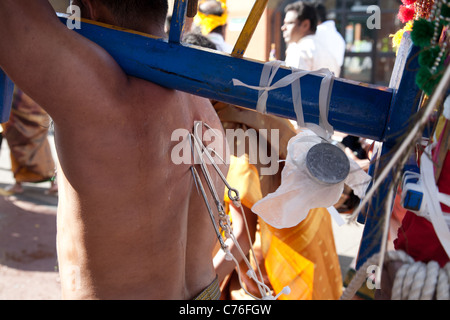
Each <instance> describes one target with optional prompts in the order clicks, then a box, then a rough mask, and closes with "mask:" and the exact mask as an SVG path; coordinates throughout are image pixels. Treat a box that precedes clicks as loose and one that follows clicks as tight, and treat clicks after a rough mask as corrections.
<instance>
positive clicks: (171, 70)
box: [0, 0, 420, 266]
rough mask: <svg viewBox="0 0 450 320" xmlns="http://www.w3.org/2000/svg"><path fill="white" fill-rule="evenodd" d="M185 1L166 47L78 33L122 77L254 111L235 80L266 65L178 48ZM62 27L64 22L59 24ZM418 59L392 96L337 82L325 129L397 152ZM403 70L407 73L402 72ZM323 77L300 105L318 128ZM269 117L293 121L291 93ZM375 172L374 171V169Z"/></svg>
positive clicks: (141, 39)
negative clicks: (118, 68)
mask: <svg viewBox="0 0 450 320" xmlns="http://www.w3.org/2000/svg"><path fill="white" fill-rule="evenodd" d="M186 6H187V0H177V1H176V2H175V6H174V12H173V16H172V25H171V31H170V34H169V40H164V39H157V38H154V37H150V36H147V35H143V34H139V33H134V32H127V31H123V30H120V29H117V28H113V27H108V26H105V25H100V24H96V23H92V22H87V21H83V22H82V23H81V29H78V30H75V31H76V32H78V33H80V34H81V35H83V36H84V37H86V38H88V39H90V40H92V41H93V42H95V43H97V44H98V45H100V46H101V47H103V48H104V49H105V50H106V51H108V52H109V53H110V54H111V55H112V56H113V57H114V59H115V60H116V61H117V62H118V64H119V65H120V66H121V67H122V68H123V70H124V71H125V72H126V73H127V74H129V75H131V76H134V77H139V78H143V79H146V80H149V81H152V82H154V83H157V84H159V85H161V86H164V87H168V88H173V89H177V90H181V91H184V92H188V93H192V94H195V95H199V96H203V97H206V98H209V99H215V100H219V101H223V102H226V103H230V104H234V105H238V106H241V107H244V108H249V109H253V110H255V109H256V102H257V100H258V92H257V91H255V90H252V89H248V88H245V87H239V86H234V85H233V83H232V80H233V79H238V80H240V81H242V82H244V83H246V84H249V85H254V86H258V85H259V80H260V75H261V71H262V68H263V66H264V63H263V62H260V61H254V60H251V59H244V58H234V57H232V56H230V55H228V54H224V53H220V52H218V51H214V50H209V49H205V48H200V47H196V46H187V45H183V44H181V43H180V42H181V35H182V30H183V26H184V15H185V12H186ZM60 20H61V21H62V23H66V22H67V18H66V17H63V16H60ZM417 51H418V49H417V48H416V47H414V46H413V45H412V44H408V54H407V55H405V56H403V58H402V59H403V60H400V59H398V61H397V68H398V71H397V72H396V74H397V75H396V76H397V77H398V81H394V82H393V84H394V85H393V86H392V88H388V87H381V86H375V85H370V84H365V83H359V82H354V81H350V80H345V79H336V80H335V82H334V85H333V90H332V94H331V101H330V108H329V117H328V121H329V122H330V124H331V125H332V126H333V127H334V129H335V130H337V131H341V132H344V133H347V134H350V135H354V136H359V137H364V138H369V139H373V140H376V141H382V142H384V144H383V151H382V153H383V154H388V152H389V151H390V150H391V149H392V148H393V147H394V146H395V143H396V141H397V138H398V137H400V136H401V135H402V134H403V133H404V132H405V130H406V129H407V126H406V125H407V123H408V122H409V120H410V119H411V117H412V116H413V115H414V113H415V112H416V111H417V108H418V104H419V100H418V99H417V97H418V95H419V94H420V91H419V89H418V88H417V86H416V85H415V82H414V78H415V71H416V70H417V57H416V56H417ZM405 66H406V67H405ZM290 73H291V70H290V69H288V68H280V70H279V71H278V73H277V75H276V77H275V79H274V81H273V82H276V81H277V80H279V79H281V78H283V77H285V76H287V75H289V74H290ZM321 80H322V77H320V76H316V75H307V76H304V77H303V78H302V79H301V92H302V104H303V111H304V118H305V121H306V122H314V123H318V121H319V107H318V95H319V88H320V83H321ZM0 86H1V87H0V88H1V90H0V103H2V105H0V115H1V116H2V118H1V119H0V121H1V122H5V121H7V116H8V115H9V109H10V105H11V99H12V90H13V86H12V83H11V81H10V80H9V79H8V78H7V77H6V76H5V75H4V73H3V72H1V69H0ZM267 113H269V114H272V115H276V116H281V117H285V118H289V119H296V116H295V112H294V109H293V103H292V89H291V87H290V86H288V87H285V88H280V89H277V90H273V91H270V93H269V98H268V100H267ZM372 169H373V168H372ZM391 182H392V180H391V177H389V178H388V179H386V182H385V183H384V184H383V186H382V187H381V188H380V191H379V192H378V194H377V196H376V197H374V199H373V200H374V201H373V203H372V206H371V207H370V208H369V209H368V211H367V213H366V215H365V228H364V234H363V239H362V241H361V248H360V252H359V255H358V262H357V266H360V265H361V264H362V263H364V262H365V261H366V260H367V258H368V257H370V256H371V255H372V254H374V253H376V252H379V249H380V247H379V246H380V244H381V232H378V231H379V230H381V228H382V227H381V226H380V219H381V218H382V216H383V210H384V208H383V206H382V205H381V204H380V202H379V200H380V199H383V198H384V197H385V195H386V190H387V186H388V185H389V184H390V183H391Z"/></svg>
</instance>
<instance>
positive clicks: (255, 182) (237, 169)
mask: <svg viewBox="0 0 450 320" xmlns="http://www.w3.org/2000/svg"><path fill="white" fill-rule="evenodd" d="M227 181H228V183H229V184H230V186H232V187H233V188H234V189H236V190H238V192H239V197H240V199H241V203H242V205H244V206H245V207H247V208H251V207H252V206H253V205H254V204H255V203H256V202H257V201H259V200H260V199H262V194H261V185H260V182H259V175H258V170H257V169H256V167H255V166H254V165H252V164H250V163H249V161H248V156H247V155H246V154H245V155H243V156H241V157H235V156H230V166H229V169H228V175H227ZM225 202H226V203H227V204H229V203H230V202H231V200H230V198H229V197H228V189H226V190H225Z"/></svg>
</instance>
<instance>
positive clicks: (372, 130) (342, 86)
mask: <svg viewBox="0 0 450 320" xmlns="http://www.w3.org/2000/svg"><path fill="white" fill-rule="evenodd" d="M60 19H61V21H62V22H63V23H66V18H65V17H60ZM76 31H77V32H79V33H80V34H81V35H83V36H85V37H86V38H88V39H90V40H92V41H93V42H95V43H97V44H99V45H100V46H102V47H103V48H104V49H105V50H106V51H108V52H109V53H110V54H111V55H112V56H113V57H114V59H115V60H116V61H117V62H118V64H119V65H120V66H121V67H122V68H123V70H124V71H125V72H126V73H127V74H129V75H131V76H135V77H138V78H143V79H146V80H148V81H151V82H154V83H157V84H159V85H161V86H164V87H168V88H173V89H177V90H181V91H184V92H188V93H192V94H195V95H199V96H203V97H206V98H209V99H215V100H219V101H223V102H226V103H231V104H234V105H237V106H241V107H244V108H249V109H253V110H255V109H256V102H257V100H258V91H256V90H252V89H248V88H245V87H239V86H234V85H233V81H232V80H233V79H239V80H240V81H242V82H244V83H246V84H249V85H254V86H258V85H259V80H260V75H261V72H262V68H263V66H264V63H263V62H260V61H254V60H251V59H245V58H234V57H232V56H231V55H228V54H223V53H220V52H218V51H215V50H209V49H205V48H200V47H196V46H187V45H183V44H180V43H175V42H170V41H167V40H164V39H155V38H152V37H148V36H145V35H142V34H137V33H130V32H126V31H123V30H119V29H116V28H113V27H106V26H105V25H101V24H97V23H93V22H85V21H84V22H82V24H81V29H79V30H76ZM291 72H292V71H291V70H290V69H288V68H283V67H282V68H280V69H279V71H278V73H277V75H276V76H275V78H274V81H273V82H276V81H278V80H279V79H281V78H283V77H285V76H287V75H289V74H291ZM321 81H322V77H321V76H316V75H306V76H304V77H303V78H302V79H301V81H300V86H301V92H302V104H303V111H304V116H305V121H306V122H314V123H318V121H319V120H318V119H319V107H318V97H319V89H320V83H321ZM393 93H394V91H393V90H392V89H390V88H387V87H381V86H375V85H370V84H365V83H359V82H355V81H351V80H345V79H336V80H335V82H334V86H333V90H332V94H331V101H330V108H329V119H328V120H329V122H330V124H331V125H332V126H333V127H334V128H335V130H338V131H341V132H344V133H348V134H352V135H355V136H360V137H365V138H369V139H373V140H377V141H382V140H383V138H384V128H385V125H386V123H387V121H388V114H389V108H390V106H391V101H392V99H393ZM267 113H269V114H272V115H277V116H281V117H285V118H289V119H296V116H295V112H294V109H293V103H292V89H291V87H290V86H288V87H284V88H280V89H276V90H273V91H270V93H269V98H268V100H267Z"/></svg>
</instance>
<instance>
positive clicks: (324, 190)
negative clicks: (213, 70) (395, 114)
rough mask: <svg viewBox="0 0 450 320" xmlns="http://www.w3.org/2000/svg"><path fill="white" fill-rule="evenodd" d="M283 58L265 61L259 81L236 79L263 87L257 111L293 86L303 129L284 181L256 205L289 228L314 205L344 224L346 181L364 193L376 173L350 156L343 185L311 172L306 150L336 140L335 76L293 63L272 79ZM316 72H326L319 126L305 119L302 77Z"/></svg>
mask: <svg viewBox="0 0 450 320" xmlns="http://www.w3.org/2000/svg"><path fill="white" fill-rule="evenodd" d="M282 64H283V63H282V62H281V61H271V62H268V63H266V64H265V65H264V68H263V70H262V74H261V79H260V83H259V86H250V85H247V84H244V83H242V82H241V81H239V80H237V79H233V84H234V85H235V86H245V87H247V88H250V89H254V90H258V91H259V95H258V102H257V107H256V110H257V111H258V112H261V113H266V103H267V99H268V96H269V92H270V91H271V90H275V89H278V88H282V87H285V86H288V85H291V86H292V101H293V105H294V110H295V113H296V115H297V123H298V125H299V127H300V128H301V131H300V132H299V133H298V134H297V135H296V136H295V137H293V138H291V140H290V141H289V143H288V150H287V151H288V152H287V157H286V162H285V166H284V168H283V171H282V176H281V185H280V186H279V187H278V189H277V190H276V191H275V192H273V193H270V194H268V195H267V196H266V197H264V198H263V199H261V200H259V201H258V202H257V203H255V204H254V206H253V207H252V208H251V209H252V211H253V212H254V213H256V214H257V215H259V216H260V217H261V218H262V219H263V220H264V221H265V222H267V223H268V224H270V225H271V226H273V227H275V228H279V229H281V228H289V227H293V226H295V225H297V224H299V223H300V222H301V221H303V220H304V219H305V218H306V217H307V215H308V213H309V211H310V209H314V208H321V207H322V208H327V209H328V211H329V213H330V214H331V216H332V217H333V218H334V219H335V220H336V222H337V223H338V225H342V224H343V223H344V221H343V219H342V218H341V217H340V215H339V214H338V212H337V211H336V210H335V208H334V207H333V205H334V204H336V203H337V201H338V200H339V198H340V196H341V194H342V192H343V189H344V184H347V185H348V186H350V187H351V188H352V189H353V190H354V191H355V194H356V195H358V196H359V197H363V196H364V194H365V190H366V188H367V185H368V184H369V182H370V179H371V178H370V176H369V175H367V173H365V172H364V171H363V170H362V169H361V168H360V167H359V166H358V164H357V163H356V162H355V161H353V160H352V159H349V161H350V173H349V174H348V176H347V178H346V179H345V180H344V181H341V182H340V183H337V184H333V185H330V184H323V183H320V182H318V181H316V180H315V179H313V178H312V177H311V175H310V174H309V172H308V169H307V166H306V154H307V153H308V151H309V149H310V148H311V147H313V146H314V145H316V144H318V143H323V142H325V143H326V142H330V139H331V136H332V134H333V131H334V130H333V127H332V126H331V125H330V123H329V122H328V109H329V104H330V98H331V90H332V86H333V82H334V76H333V74H332V73H331V72H330V71H329V70H328V69H320V70H317V71H312V72H311V71H305V70H299V69H295V68H291V70H292V73H291V74H289V75H287V76H285V77H284V78H282V79H280V80H278V81H277V82H275V83H274V84H272V82H273V79H274V77H275V74H276V72H277V71H278V69H279V68H280V66H281V65H282ZM307 74H313V75H318V76H323V79H322V82H321V85H320V92H319V112H320V115H319V125H316V124H313V123H305V122H304V117H303V108H302V99H301V88H300V78H301V77H303V76H305V75H307Z"/></svg>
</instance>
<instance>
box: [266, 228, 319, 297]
mask: <svg viewBox="0 0 450 320" xmlns="http://www.w3.org/2000/svg"><path fill="white" fill-rule="evenodd" d="M270 243H271V245H270V247H269V249H268V252H267V254H266V256H265V262H264V264H265V268H266V272H267V275H268V277H269V280H270V284H271V285H272V287H273V289H274V291H275V292H276V293H279V292H281V290H283V288H284V287H285V286H289V288H290V289H291V293H290V294H289V295H288V296H287V295H281V296H280V298H279V299H280V300H288V299H289V300H311V299H312V292H313V280H314V264H313V263H312V262H311V261H309V260H308V259H305V258H304V257H303V256H302V255H300V254H299V253H298V252H296V251H295V250H293V249H292V248H291V247H290V246H288V245H287V244H285V243H284V242H282V241H281V240H280V239H279V238H277V237H275V236H272V238H271V240H270Z"/></svg>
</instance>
